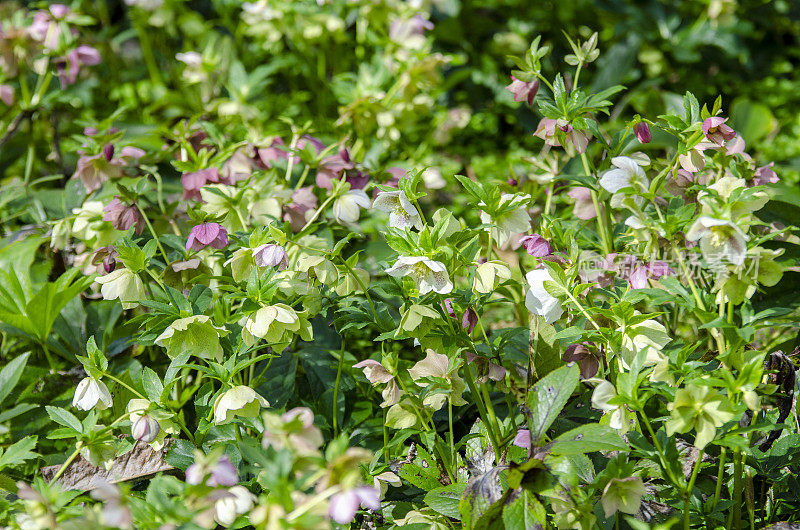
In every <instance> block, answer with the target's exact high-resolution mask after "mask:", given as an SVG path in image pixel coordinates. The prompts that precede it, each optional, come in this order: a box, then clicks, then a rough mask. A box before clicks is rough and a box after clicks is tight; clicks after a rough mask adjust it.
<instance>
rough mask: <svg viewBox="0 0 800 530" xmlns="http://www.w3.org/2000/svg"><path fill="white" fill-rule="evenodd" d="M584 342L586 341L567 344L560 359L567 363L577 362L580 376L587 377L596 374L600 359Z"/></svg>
mask: <svg viewBox="0 0 800 530" xmlns="http://www.w3.org/2000/svg"><path fill="white" fill-rule="evenodd" d="M586 344H588V343H584V344H570V345H569V346H567V349H566V351H564V355H563V356H562V359H563V361H564V362H567V363H578V366H579V367H580V370H581V377H582V378H584V379H589V378H590V377H594V376H595V375H597V371H598V370H599V369H600V359H598V358H597V357H596V356H595V355H594V354H592V352H591V351H590V350H589V348H587V347H586Z"/></svg>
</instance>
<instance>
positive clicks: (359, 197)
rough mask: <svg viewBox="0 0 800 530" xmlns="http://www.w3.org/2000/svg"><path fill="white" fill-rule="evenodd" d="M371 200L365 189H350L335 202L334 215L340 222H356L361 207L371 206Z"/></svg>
mask: <svg viewBox="0 0 800 530" xmlns="http://www.w3.org/2000/svg"><path fill="white" fill-rule="evenodd" d="M369 205H370V202H369V197H367V194H366V193H364V190H349V191H347V192H345V193H343V194H342V195H341V196H339V198H337V199H336V200H335V201H334V202H333V217H334V218H335V219H336V221H337V222H338V223H339V224H348V223H355V222H356V221H358V217H359V216H360V215H361V208H369Z"/></svg>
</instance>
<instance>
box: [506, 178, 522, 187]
mask: <svg viewBox="0 0 800 530" xmlns="http://www.w3.org/2000/svg"><path fill="white" fill-rule="evenodd" d="M506 183H507V184H508V185H509V186H516V185H517V184H519V182H517V179H515V178H511V177H508V180H507V181H506Z"/></svg>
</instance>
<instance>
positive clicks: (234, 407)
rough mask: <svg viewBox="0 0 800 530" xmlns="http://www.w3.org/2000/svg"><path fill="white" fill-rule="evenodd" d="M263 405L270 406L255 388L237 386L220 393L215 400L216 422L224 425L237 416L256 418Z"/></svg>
mask: <svg viewBox="0 0 800 530" xmlns="http://www.w3.org/2000/svg"><path fill="white" fill-rule="evenodd" d="M261 407H269V403H268V402H267V400H266V399H264V398H263V397H261V395H259V394H258V393H257V392H256V391H255V390H253V389H252V388H250V387H249V386H244V385H239V386H235V387H233V388H231V389H230V390H226V391H225V392H223V393H222V394H220V395H219V397H217V400H216V401H215V402H214V423H215V424H217V425H222V424H225V423H228V422H230V421H231V420H232V419H233V418H235V417H236V416H241V417H243V418H255V417H256V416H258V413H259V411H260V410H261Z"/></svg>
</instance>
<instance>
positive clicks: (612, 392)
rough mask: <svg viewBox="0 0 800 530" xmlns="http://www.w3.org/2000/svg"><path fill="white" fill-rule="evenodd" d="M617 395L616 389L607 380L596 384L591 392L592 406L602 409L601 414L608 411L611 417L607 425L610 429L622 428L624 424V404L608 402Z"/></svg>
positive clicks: (624, 426)
mask: <svg viewBox="0 0 800 530" xmlns="http://www.w3.org/2000/svg"><path fill="white" fill-rule="evenodd" d="M616 396H617V389H616V388H614V385H612V384H611V383H609V382H608V381H603V382H601V383H600V384H599V385H597V386H596V387H595V389H594V391H593V392H592V406H593V407H594V408H596V409H598V410H602V411H603V414H605V413H608V412H610V413H611V418H610V419H609V420H610V421H609V422H608V426H609V427H611V428H612V429H618V430H623V429H625V428H626V425H625V406H624V405H612V404H610V403H609V401H611V400H612V399H613V398H615V397H616Z"/></svg>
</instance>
